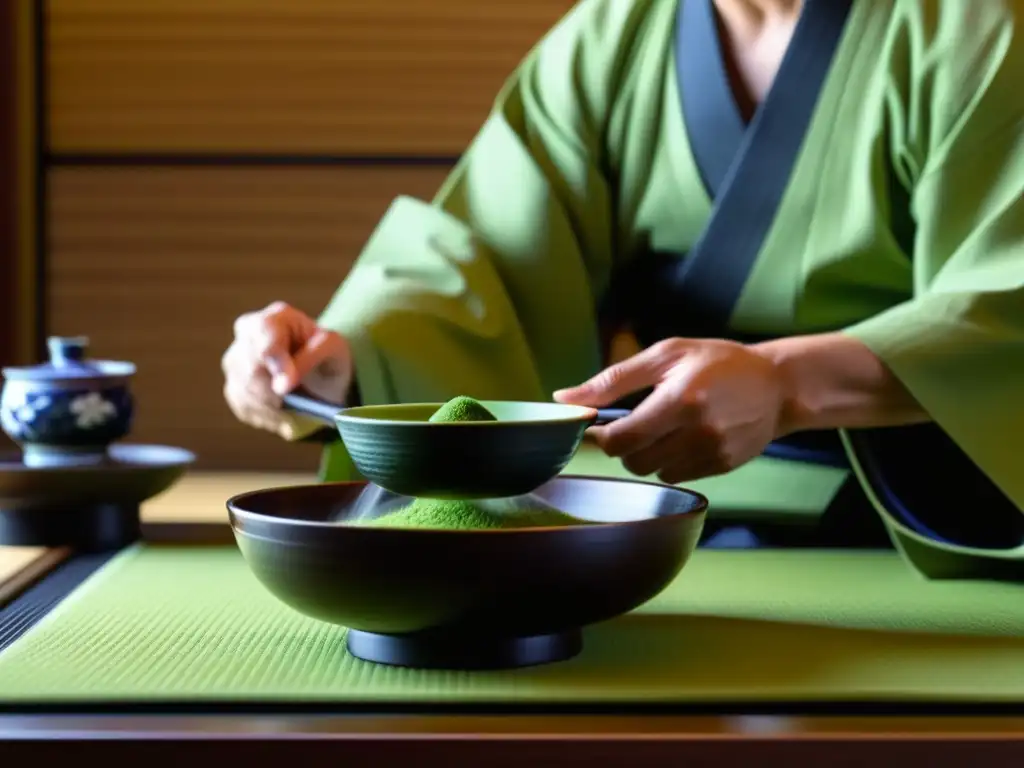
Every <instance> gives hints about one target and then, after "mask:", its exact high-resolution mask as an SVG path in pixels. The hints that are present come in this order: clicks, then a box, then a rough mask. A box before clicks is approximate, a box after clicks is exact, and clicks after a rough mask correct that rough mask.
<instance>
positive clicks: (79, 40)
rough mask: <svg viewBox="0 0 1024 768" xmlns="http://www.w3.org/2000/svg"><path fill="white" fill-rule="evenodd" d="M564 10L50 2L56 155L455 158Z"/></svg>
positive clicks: (481, 3) (516, 4) (357, 1)
mask: <svg viewBox="0 0 1024 768" xmlns="http://www.w3.org/2000/svg"><path fill="white" fill-rule="evenodd" d="M571 5H572V2H571V0H388V1H387V2H378V0H84V1H83V0H50V2H49V3H48V8H49V14H48V15H49V23H48V37H49V45H50V49H49V56H48V62H49V77H50V81H51V87H50V100H51V110H52V114H51V140H52V144H53V149H55V150H56V151H64V152H97V151H105V152H126V151H128V152H130V151H135V152H152V151H156V150H189V151H217V150H229V151H236V152H237V151H254V152H265V151H277V152H299V151H320V152H334V153H346V152H366V153H394V152H399V153H400V152H412V153H441V154H447V153H458V152H460V151H461V150H462V148H463V146H464V145H465V143H466V142H467V141H468V140H469V139H470V138H471V137H472V135H473V134H474V132H475V131H476V129H477V127H478V126H479V124H480V122H481V120H482V119H483V118H484V117H485V116H486V113H487V110H488V109H489V107H490V104H491V103H492V101H493V98H494V96H495V93H496V90H497V88H499V87H500V85H501V83H502V81H503V80H504V79H505V78H506V77H507V76H508V75H509V74H510V73H511V72H512V70H513V69H514V67H515V65H516V63H517V62H518V61H519V59H520V58H521V57H522V56H523V54H524V53H525V52H526V51H527V50H528V49H529V47H530V46H531V45H532V44H533V43H534V42H536V40H537V39H538V38H539V37H540V36H541V35H542V34H543V32H544V31H545V30H546V29H547V28H548V27H550V26H551V25H552V24H553V23H554V22H555V21H556V20H557V19H558V18H559V17H561V16H562V15H563V14H564V13H565V12H566V11H567V10H568V9H569V8H570V6H571Z"/></svg>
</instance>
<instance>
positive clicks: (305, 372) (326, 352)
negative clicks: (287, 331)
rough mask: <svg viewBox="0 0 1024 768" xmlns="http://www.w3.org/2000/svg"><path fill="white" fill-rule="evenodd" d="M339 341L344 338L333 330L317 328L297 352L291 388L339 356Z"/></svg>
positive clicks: (290, 383) (290, 382)
mask: <svg viewBox="0 0 1024 768" xmlns="http://www.w3.org/2000/svg"><path fill="white" fill-rule="evenodd" d="M339 342H343V340H342V338H341V337H340V336H339V335H338V334H336V333H334V332H333V331H328V330H325V329H323V328H320V329H317V331H316V333H314V334H313V335H312V336H311V337H310V338H309V340H308V341H307V342H306V343H305V344H304V345H303V346H302V348H301V349H299V351H298V352H296V353H295V357H294V359H293V360H294V365H293V366H292V375H293V376H294V379H292V378H289V379H288V384H289V390H290V389H292V388H294V387H296V386H298V383H299V382H300V381H302V380H303V379H304V378H306V377H307V376H309V375H310V374H312V373H313V372H314V371H316V370H317V368H319V367H320V366H322V365H324V364H325V363H328V362H331V361H334V360H335V359H337V358H339V357H340V355H339V352H340V349H339V346H340V345H339ZM328 373H329V372H328ZM275 389H276V386H275ZM286 391H288V390H286Z"/></svg>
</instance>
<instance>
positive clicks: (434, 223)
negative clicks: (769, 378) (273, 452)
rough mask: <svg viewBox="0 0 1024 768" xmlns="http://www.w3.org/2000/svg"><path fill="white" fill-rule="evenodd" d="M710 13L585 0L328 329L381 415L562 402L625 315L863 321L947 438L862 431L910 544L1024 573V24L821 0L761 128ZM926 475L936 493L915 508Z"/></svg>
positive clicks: (822, 324) (889, 517)
mask: <svg viewBox="0 0 1024 768" xmlns="http://www.w3.org/2000/svg"><path fill="white" fill-rule="evenodd" d="M710 8H711V5H710V0H583V2H581V3H580V4H579V5H577V6H576V7H575V8H574V9H573V10H572V11H571V12H570V13H569V14H568V15H567V16H566V17H565V18H564V19H563V20H562V21H561V22H560V23H559V24H558V25H557V26H556V27H555V28H554V29H553V30H552V31H551V32H550V33H549V34H548V35H547V36H546V37H545V38H544V39H543V40H542V41H541V42H540V43H539V44H538V45H537V46H536V47H535V48H534V49H533V50H532V51H531V52H530V53H529V55H528V56H527V57H526V58H525V60H524V61H523V62H522V64H521V65H520V66H519V68H518V69H517V71H516V72H515V73H514V75H513V76H512V77H511V78H510V80H509V81H508V83H507V84H506V86H505V87H504V89H503V90H502V92H501V93H500V95H499V97H498V99H497V102H496V104H495V107H494V110H493V112H492V114H491V115H490V117H489V118H488V120H487V121H486V123H485V125H484V126H483V128H482V129H481V131H480V133H479V134H478V136H477V137H476V139H475V140H474V141H473V143H472V145H471V146H470V147H469V148H468V150H467V152H466V153H465V154H464V156H463V157H462V159H461V161H460V163H459V164H458V166H457V168H456V169H455V170H454V172H453V173H452V174H451V176H450V177H449V179H448V180H447V181H446V183H445V184H444V186H443V188H442V189H441V191H440V192H439V194H438V196H437V198H436V199H435V200H434V201H433V203H431V204H428V203H426V202H421V201H417V200H413V199H409V198H404V197H403V198H399V199H397V200H396V201H395V202H394V203H393V205H392V206H391V208H390V210H389V211H388V212H387V214H386V215H385V217H384V218H383V220H382V221H381V222H380V224H379V226H378V227H377V229H376V231H375V232H374V233H373V235H372V237H371V238H370V240H369V242H368V243H367V245H366V248H365V251H364V252H363V253H362V255H361V256H360V258H359V259H358V261H357V263H356V265H355V267H354V269H353V271H352V272H351V274H350V275H349V277H348V278H347V279H346V280H345V282H344V284H343V285H342V286H341V287H340V288H339V290H338V292H337V293H336V295H335V296H334V298H333V299H332V301H331V303H330V305H329V306H328V308H327V309H326V311H325V312H324V314H323V316H322V317H321V319H320V321H321V323H322V324H323V325H324V326H326V327H329V328H332V329H334V330H337V331H338V332H340V333H342V334H343V335H345V336H347V337H348V338H349V339H350V341H351V343H352V346H353V350H354V355H355V361H356V373H357V380H358V386H359V391H360V394H361V398H362V401H363V402H365V403H383V402H396V401H440V400H445V399H447V398H449V397H451V396H454V395H456V394H469V395H472V396H474V397H478V398H494V399H522V400H548V399H550V397H551V393H552V392H553V391H554V390H556V389H559V388H561V387H567V386H571V385H574V384H577V383H579V382H581V381H583V380H584V379H586V378H588V377H589V376H591V375H593V374H594V373H595V372H596V371H598V370H599V369H600V367H601V366H602V362H603V359H602V354H603V350H602V343H603V342H602V339H603V333H602V331H603V329H604V328H605V327H606V326H607V325H608V324H609V323H612V324H614V323H617V322H631V323H634V324H635V325H636V326H637V328H638V331H637V333H638V336H639V337H640V338H641V340H642V341H643V342H645V343H650V342H651V341H654V340H656V338H658V337H659V336H664V335H677V336H686V335H692V336H699V335H705V336H707V335H721V336H731V337H733V338H765V337H773V336H785V335H795V334H808V333H819V332H825V331H831V330H837V329H842V330H843V331H844V332H845V333H848V334H850V335H852V336H855V337H857V338H858V339H861V340H862V341H864V342H865V343H866V344H867V345H868V346H869V347H870V348H871V349H872V350H873V351H874V352H875V353H876V354H878V355H879V356H880V357H881V358H882V359H883V360H884V361H885V362H886V363H887V364H888V365H889V366H890V367H891V369H892V370H893V371H894V372H895V374H896V375H897V376H898V377H899V378H900V379H901V380H902V381H903V383H904V384H905V385H906V386H907V387H908V388H909V390H910V391H911V392H912V394H913V395H914V396H915V397H916V398H917V400H918V401H919V402H920V403H921V405H922V406H923V407H924V408H925V409H926V410H927V411H928V413H929V414H930V415H931V417H932V419H933V420H934V425H929V426H927V427H925V428H923V430H922V429H916V430H902V431H901V430H874V431H866V432H864V433H863V434H860V433H858V434H854V433H845V432H844V433H842V439H843V444H844V447H845V450H846V453H847V455H848V459H849V466H850V467H851V468H852V471H853V473H854V474H855V476H856V477H857V479H858V480H859V482H860V484H861V486H862V488H863V490H864V492H866V494H867V496H868V498H869V499H870V500H871V502H872V504H873V505H874V508H875V509H876V511H877V512H878V513H879V515H880V516H881V519H882V521H883V522H884V523H885V525H886V528H887V529H888V532H889V534H890V535H891V536H892V539H893V542H894V543H895V544H896V546H897V547H898V548H900V550H901V551H902V552H903V553H904V554H905V555H906V556H907V558H908V559H909V561H910V562H911V563H912V564H913V565H915V566H916V567H917V568H919V569H920V570H921V571H922V572H924V573H925V574H926V575H929V576H934V577H951V576H952V577H963V576H973V577H989V576H994V577H999V578H1015V579H1016V578H1021V577H1022V576H1024V515H1021V514H1020V510H1021V507H1022V506H1024V470H1022V469H1020V468H1018V466H1017V464H1018V462H1019V461H1020V459H1019V457H1020V456H1021V454H1022V453H1024V451H1022V448H1024V396H1022V394H1021V393H1022V392H1024V290H1022V285H1024V202H1022V192H1024V139H1022V136H1024V133H1022V131H1024V99H1022V96H1021V90H1020V89H1021V85H1020V83H1021V82H1024V40H1022V39H1021V36H1020V35H1016V36H1015V29H1014V27H1015V23H1016V22H1017V21H1018V20H1022V21H1024V3H1021V2H1015V1H1013V0H983V1H981V2H973V1H972V2H965V0H932V1H931V2H928V1H926V0H902V1H901V0H854V1H853V2H852V3H845V2H841V0H807V2H806V3H805V8H804V11H803V14H802V17H801V20H800V22H799V24H798V26H797V30H796V32H795V34H794V37H793V42H792V43H791V46H790V49H789V51H788V52H787V54H786V57H785V59H784V61H783V64H782V67H781V69H780V71H779V74H778V76H777V78H776V81H775V84H774V86H773V88H772V90H771V92H770V93H769V95H768V97H767V99H766V100H765V102H764V104H762V106H761V107H760V109H759V110H758V113H757V115H755V117H754V119H753V120H752V121H751V123H750V124H749V125H746V124H744V123H743V122H742V120H741V119H740V118H739V117H738V113H737V112H736V110H735V105H734V104H732V103H731V102H730V101H729V99H728V96H727V93H728V92H727V91H726V90H725V88H726V86H725V85H723V83H724V76H723V72H724V70H723V69H722V68H721V62H720V60H716V59H715V56H716V51H717V48H716V46H717V38H716V37H715V34H714V33H713V30H714V25H713V24H710V26H708V25H709V21H708V20H709V19H711V18H712V16H711V13H712V12H711V10H710ZM837 9H838V10H837ZM701 25H705V26H704V27H702V26H701ZM708 29H710V30H712V34H710V35H709V34H706V32H707V30H708ZM708 41H711V42H710V43H709V42H708ZM943 441H946V443H948V445H945V444H944V443H943ZM943 445H944V446H945V447H942V448H941V455H939V454H936V453H935V451H937V450H940V448H937V446H940V447H941V446H943ZM929 450H930V451H932V453H928V451H929ZM328 451H329V457H328V462H327V465H326V466H327V467H328V469H327V476H328V477H337V476H338V472H339V471H340V470H339V469H338V467H341V466H344V465H345V457H344V454H343V449H342V447H341V446H340V444H337V443H336V444H334V445H332V446H330V447H329V448H328ZM951 456H952V457H953V458H950V457H951ZM759 461H762V460H759ZM915 462H917V464H918V466H917V468H916V469H914V470H911V468H910V465H911V464H914V463H915ZM950 462H952V464H950ZM950 466H955V467H957V468H958V470H957V471H962V472H963V473H967V474H970V473H973V475H971V477H972V478H973V480H972V482H976V481H978V479H979V478H980V479H981V482H983V483H986V484H987V485H986V490H985V492H984V493H981V494H980V495H979V493H977V492H975V490H974V486H973V485H970V484H967V485H965V484H960V486H962V487H960V486H958V485H957V483H958V480H959V479H960V477H961V475H951V474H950V472H951V471H952V470H950V469H949V467H950ZM979 468H980V470H979ZM739 471H742V468H741V470H737V472H739ZM832 471H835V470H832ZM900 472H904V474H905V475H907V477H910V478H911V481H907V480H906V478H904V480H903V483H902V485H903V486H904V487H910V486H914V487H917V488H918V489H920V487H922V484H923V485H925V486H929V490H928V491H927V492H925V493H924V494H923V495H921V494H918V500H917V506H916V508H914V509H912V510H909V511H908V510H907V509H905V508H904V507H905V506H906V505H905V504H904V503H903V502H904V501H905V498H896V497H893V498H886V494H887V493H888V490H887V487H886V486H885V482H884V481H885V480H886V479H887V478H889V479H891V478H893V477H896V476H897V475H900ZM967 474H964V475H962V476H963V477H966V476H967ZM911 476H912V477H911ZM879 478H881V479H879ZM908 482H909V485H908ZM938 483H946V484H948V485H947V486H946V487H944V488H939V487H938V485H937V484H938ZM899 484H900V483H896V485H899ZM958 488H959V490H958ZM907 494H909V496H914V492H913V490H912V489H911V490H910V491H907ZM905 496H906V494H905ZM711 501H712V507H714V504H715V498H714V497H712V499H711ZM940 507H941V509H940ZM922 520H923V522H921V521H922ZM915 521H917V522H915ZM918 523H920V524H918Z"/></svg>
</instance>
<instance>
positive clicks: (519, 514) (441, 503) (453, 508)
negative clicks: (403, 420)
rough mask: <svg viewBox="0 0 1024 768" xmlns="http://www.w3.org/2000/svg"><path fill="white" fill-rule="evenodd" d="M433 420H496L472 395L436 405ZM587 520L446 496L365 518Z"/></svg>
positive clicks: (500, 522)
mask: <svg viewBox="0 0 1024 768" xmlns="http://www.w3.org/2000/svg"><path fill="white" fill-rule="evenodd" d="M430 421H432V422H435V423H436V422H450V421H497V419H496V418H495V417H494V414H492V413H491V412H490V411H488V410H487V409H486V408H485V407H484V406H483V405H481V404H480V403H479V402H477V401H476V400H474V399H473V398H472V397H456V398H453V399H451V400H449V401H448V402H447V403H445V404H444V405H442V406H441V407H440V408H438V409H437V410H436V411H435V412H434V414H433V415H432V416H431V417H430ZM587 524H588V523H587V521H586V520H580V519H578V518H575V517H572V516H571V515H567V514H565V513H564V512H560V511H559V510H557V509H554V508H543V507H538V508H536V509H531V508H530V507H529V506H527V507H518V506H517V505H516V504H515V503H513V502H511V501H507V500H502V501H491V502H479V501H457V500H448V499H416V500H415V501H413V502H412V503H411V504H409V505H408V506H406V507H402V508H401V509H398V510H395V511H394V512H390V513H388V514H386V515H383V516H381V517H378V518H377V519H375V520H368V521H366V523H365V525H371V526H379V527H382V528H383V527H387V528H441V529H447V530H478V529H487V528H555V527H561V526H566V525H587Z"/></svg>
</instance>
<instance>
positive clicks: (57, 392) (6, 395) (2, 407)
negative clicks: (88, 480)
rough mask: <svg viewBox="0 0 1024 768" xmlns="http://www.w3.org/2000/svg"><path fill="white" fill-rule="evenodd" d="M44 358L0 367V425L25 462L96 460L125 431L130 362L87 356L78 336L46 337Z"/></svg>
mask: <svg viewBox="0 0 1024 768" xmlns="http://www.w3.org/2000/svg"><path fill="white" fill-rule="evenodd" d="M47 347H48V350H49V354H50V360H49V362H47V363H43V364H41V365H33V366H25V367H8V368H4V369H3V376H4V385H3V391H2V393H0V425H2V427H3V431H4V433H5V434H7V436H8V437H10V438H11V439H12V440H14V442H16V443H17V444H18V445H19V446H20V447H21V449H22V453H23V456H22V460H23V462H24V463H25V465H26V466H30V467H68V466H83V465H93V464H100V463H103V462H104V461H105V460H106V457H107V447H108V446H109V445H110V444H111V443H113V442H115V441H117V440H120V439H121V438H123V437H125V436H126V435H128V434H129V432H131V427H132V417H133V413H134V403H133V399H132V394H131V388H130V381H131V379H132V377H133V376H134V374H135V365H134V364H132V363H129V362H120V361H111V360H91V359H89V358H88V357H87V352H88V347H89V340H88V339H86V338H84V337H73V338H68V337H59V336H58V337H52V338H50V339H48V340H47Z"/></svg>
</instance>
